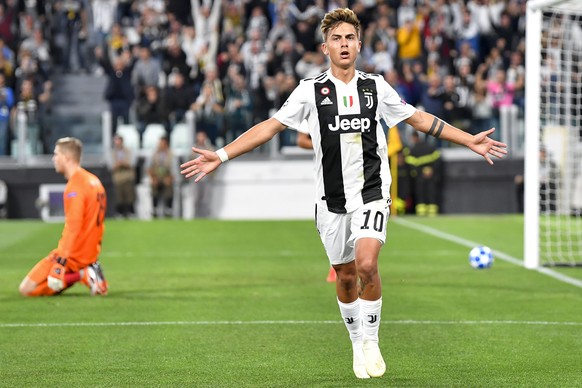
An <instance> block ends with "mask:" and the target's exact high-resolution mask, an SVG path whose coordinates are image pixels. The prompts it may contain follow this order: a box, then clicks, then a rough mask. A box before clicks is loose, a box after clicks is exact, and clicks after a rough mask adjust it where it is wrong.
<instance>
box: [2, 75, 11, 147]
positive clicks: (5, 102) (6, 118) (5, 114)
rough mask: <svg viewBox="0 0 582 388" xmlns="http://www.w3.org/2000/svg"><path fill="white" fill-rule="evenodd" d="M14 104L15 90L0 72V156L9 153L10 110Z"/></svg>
mask: <svg viewBox="0 0 582 388" xmlns="http://www.w3.org/2000/svg"><path fill="white" fill-rule="evenodd" d="M13 106H14V91H13V90H12V88H10V87H9V86H7V85H6V82H5V78H4V75H3V74H2V73H0V156H3V155H8V142H9V140H10V112H11V111H12V107H13Z"/></svg>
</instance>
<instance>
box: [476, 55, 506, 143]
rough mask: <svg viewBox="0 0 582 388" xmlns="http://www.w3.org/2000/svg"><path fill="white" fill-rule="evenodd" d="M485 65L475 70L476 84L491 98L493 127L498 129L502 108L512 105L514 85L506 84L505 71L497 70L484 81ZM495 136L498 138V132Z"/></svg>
mask: <svg viewBox="0 0 582 388" xmlns="http://www.w3.org/2000/svg"><path fill="white" fill-rule="evenodd" d="M486 70H487V65H486V64H481V65H479V68H478V69H477V74H476V80H475V82H476V83H479V84H483V85H484V86H485V89H486V90H487V95H488V97H489V98H491V101H492V105H491V106H492V108H493V117H492V120H493V126H494V127H495V128H499V124H500V112H501V109H502V108H503V107H508V106H511V105H512V104H513V94H514V91H515V85H514V84H512V83H509V82H507V80H506V75H505V70H504V69H503V68H498V69H497V70H496V71H495V73H494V76H493V77H492V78H489V79H484V78H483V75H484V74H485V73H486ZM496 136H499V132H498V133H497V135H496Z"/></svg>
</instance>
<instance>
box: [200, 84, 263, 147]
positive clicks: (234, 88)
mask: <svg viewBox="0 0 582 388" xmlns="http://www.w3.org/2000/svg"><path fill="white" fill-rule="evenodd" d="M252 106H253V104H252V100H251V95H250V93H249V91H248V90H247V87H246V81H245V79H244V77H243V76H241V75H240V74H238V73H233V74H232V79H231V82H230V85H229V87H228V88H227V91H226V101H225V109H224V126H225V128H226V133H225V137H226V141H227V142H231V141H232V140H234V139H235V138H237V137H238V136H239V135H240V134H242V133H243V132H244V131H245V130H246V129H247V128H249V127H250V126H251V123H252ZM205 135H206V134H205Z"/></svg>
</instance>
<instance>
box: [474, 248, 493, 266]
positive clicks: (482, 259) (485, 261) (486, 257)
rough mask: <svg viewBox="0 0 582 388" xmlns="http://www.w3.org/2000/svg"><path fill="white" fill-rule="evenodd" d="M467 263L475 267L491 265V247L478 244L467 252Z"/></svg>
mask: <svg viewBox="0 0 582 388" xmlns="http://www.w3.org/2000/svg"><path fill="white" fill-rule="evenodd" d="M469 264H471V267H473V268H476V269H483V268H489V267H491V266H492V265H493V252H491V248H489V247H483V246H478V247H475V248H473V249H471V252H470V253H469Z"/></svg>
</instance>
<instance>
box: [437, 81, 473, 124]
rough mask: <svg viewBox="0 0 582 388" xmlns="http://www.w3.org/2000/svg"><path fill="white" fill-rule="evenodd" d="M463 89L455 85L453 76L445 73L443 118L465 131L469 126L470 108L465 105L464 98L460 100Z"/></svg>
mask: <svg viewBox="0 0 582 388" xmlns="http://www.w3.org/2000/svg"><path fill="white" fill-rule="evenodd" d="M462 92H465V90H462V89H460V88H459V87H458V86H457V82H456V79H455V77H454V76H452V75H447V76H446V77H445V79H444V80H443V93H442V100H443V110H444V111H443V119H444V120H445V121H447V122H449V123H452V124H453V125H455V126H456V127H458V128H460V129H462V130H464V131H466V130H468V129H469V127H470V119H471V110H470V109H469V108H468V107H467V106H466V100H461V93H462Z"/></svg>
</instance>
